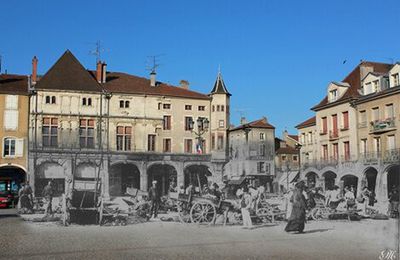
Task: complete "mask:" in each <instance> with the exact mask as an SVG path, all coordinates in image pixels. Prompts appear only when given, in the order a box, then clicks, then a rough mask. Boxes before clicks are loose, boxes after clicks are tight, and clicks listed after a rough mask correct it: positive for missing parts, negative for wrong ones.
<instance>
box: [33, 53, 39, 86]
mask: <svg viewBox="0 0 400 260" xmlns="http://www.w3.org/2000/svg"><path fill="white" fill-rule="evenodd" d="M38 61H39V60H38V59H37V58H36V56H33V59H32V84H36V81H37V64H38Z"/></svg>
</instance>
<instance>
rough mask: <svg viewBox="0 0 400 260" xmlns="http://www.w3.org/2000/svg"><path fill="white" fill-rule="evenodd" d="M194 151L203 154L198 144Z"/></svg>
mask: <svg viewBox="0 0 400 260" xmlns="http://www.w3.org/2000/svg"><path fill="white" fill-rule="evenodd" d="M196 151H197V153H198V154H202V153H203V150H202V149H201V145H200V144H197V145H196Z"/></svg>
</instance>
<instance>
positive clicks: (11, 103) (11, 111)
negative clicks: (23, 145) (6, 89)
mask: <svg viewBox="0 0 400 260" xmlns="http://www.w3.org/2000/svg"><path fill="white" fill-rule="evenodd" d="M4 128H5V130H17V128H18V96H16V95H7V96H6V104H5V110H4Z"/></svg>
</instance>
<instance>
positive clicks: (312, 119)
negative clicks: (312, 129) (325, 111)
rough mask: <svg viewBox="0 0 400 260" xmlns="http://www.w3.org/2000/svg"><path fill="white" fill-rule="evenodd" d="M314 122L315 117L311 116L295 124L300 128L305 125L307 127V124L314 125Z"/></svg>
mask: <svg viewBox="0 0 400 260" xmlns="http://www.w3.org/2000/svg"><path fill="white" fill-rule="evenodd" d="M315 124H316V117H315V116H313V117H311V118H309V119H307V120H306V121H304V122H302V123H300V124H298V125H297V126H296V128H297V129H301V128H305V127H308V126H313V125H315Z"/></svg>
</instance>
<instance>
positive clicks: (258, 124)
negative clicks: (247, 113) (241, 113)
mask: <svg viewBox="0 0 400 260" xmlns="http://www.w3.org/2000/svg"><path fill="white" fill-rule="evenodd" d="M243 128H267V129H275V127H274V126H273V125H271V124H269V123H268V122H267V119H266V118H261V119H259V120H255V121H253V122H250V123H247V124H243V125H240V126H237V127H235V128H233V129H231V130H230V131H236V130H239V129H243Z"/></svg>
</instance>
